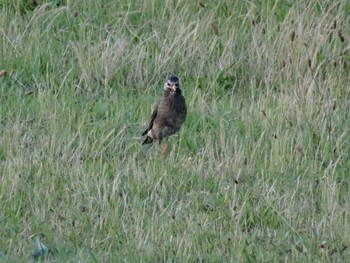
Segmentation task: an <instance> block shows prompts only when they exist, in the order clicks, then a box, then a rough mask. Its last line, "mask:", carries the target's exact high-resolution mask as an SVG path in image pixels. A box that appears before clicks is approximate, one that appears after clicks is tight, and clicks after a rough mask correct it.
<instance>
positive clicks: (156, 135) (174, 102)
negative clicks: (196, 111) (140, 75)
mask: <svg viewBox="0 0 350 263" xmlns="http://www.w3.org/2000/svg"><path fill="white" fill-rule="evenodd" d="M186 115H187V107H186V101H185V98H184V96H183V95H182V91H181V86H180V82H179V78H178V77H176V76H170V77H168V78H167V80H166V82H165V84H164V93H163V95H162V96H161V97H160V99H159V100H158V103H157V104H156V106H155V108H154V110H153V113H152V116H151V121H150V123H149V125H148V127H147V129H146V130H145V131H144V132H143V133H142V136H144V135H147V137H146V139H145V140H144V142H143V143H142V145H144V144H150V143H152V142H153V141H155V140H156V141H158V143H159V145H160V144H161V142H162V140H163V139H164V138H166V137H169V136H170V135H173V134H174V133H176V132H177V131H179V130H180V128H181V126H182V124H183V123H184V122H185V120H186ZM165 152H167V145H166V148H165V149H164V153H165Z"/></svg>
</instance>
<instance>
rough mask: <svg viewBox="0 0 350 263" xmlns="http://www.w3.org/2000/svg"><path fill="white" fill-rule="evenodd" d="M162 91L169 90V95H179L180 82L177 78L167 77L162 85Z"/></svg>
mask: <svg viewBox="0 0 350 263" xmlns="http://www.w3.org/2000/svg"><path fill="white" fill-rule="evenodd" d="M164 90H170V93H178V94H181V89H180V82H179V79H178V77H176V76H171V77H169V78H168V79H167V80H166V82H165V84H164Z"/></svg>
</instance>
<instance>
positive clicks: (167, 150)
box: [163, 143, 169, 156]
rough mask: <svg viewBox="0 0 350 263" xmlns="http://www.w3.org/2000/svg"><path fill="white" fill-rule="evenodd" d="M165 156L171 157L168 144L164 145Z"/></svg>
mask: <svg viewBox="0 0 350 263" xmlns="http://www.w3.org/2000/svg"><path fill="white" fill-rule="evenodd" d="M163 155H164V156H168V155H169V147H168V143H165V145H164V149H163Z"/></svg>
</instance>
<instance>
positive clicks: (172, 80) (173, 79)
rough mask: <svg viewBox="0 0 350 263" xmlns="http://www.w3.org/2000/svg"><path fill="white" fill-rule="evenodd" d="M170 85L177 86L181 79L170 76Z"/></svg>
mask: <svg viewBox="0 0 350 263" xmlns="http://www.w3.org/2000/svg"><path fill="white" fill-rule="evenodd" d="M167 82H168V83H169V84H176V83H179V78H178V77H176V76H170V77H169V78H168V80H167Z"/></svg>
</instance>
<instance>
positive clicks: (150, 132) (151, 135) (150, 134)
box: [147, 130, 154, 139]
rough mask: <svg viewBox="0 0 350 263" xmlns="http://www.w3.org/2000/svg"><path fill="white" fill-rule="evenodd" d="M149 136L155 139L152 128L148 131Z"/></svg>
mask: <svg viewBox="0 0 350 263" xmlns="http://www.w3.org/2000/svg"><path fill="white" fill-rule="evenodd" d="M147 136H148V137H150V138H151V139H154V138H153V133H152V130H149V131H148V133H147Z"/></svg>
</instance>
